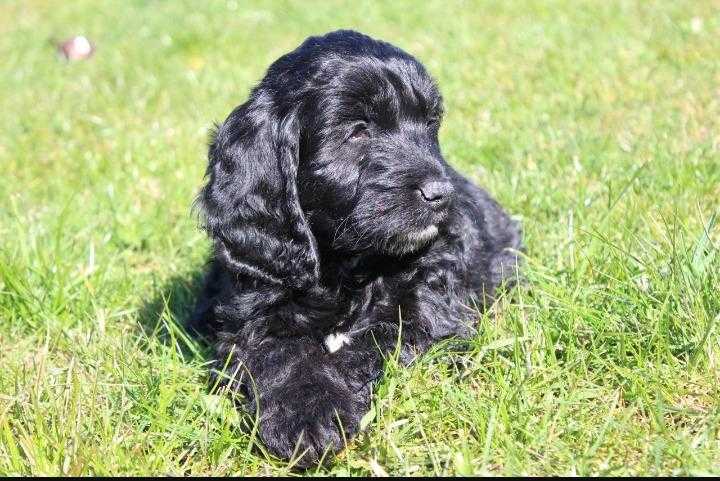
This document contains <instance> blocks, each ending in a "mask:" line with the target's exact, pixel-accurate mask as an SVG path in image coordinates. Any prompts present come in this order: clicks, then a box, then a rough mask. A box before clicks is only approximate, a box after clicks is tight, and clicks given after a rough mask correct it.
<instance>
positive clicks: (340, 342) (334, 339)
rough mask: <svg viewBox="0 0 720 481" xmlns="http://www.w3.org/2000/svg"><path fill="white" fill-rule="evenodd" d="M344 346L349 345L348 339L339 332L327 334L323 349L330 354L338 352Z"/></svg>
mask: <svg viewBox="0 0 720 481" xmlns="http://www.w3.org/2000/svg"><path fill="white" fill-rule="evenodd" d="M345 344H350V337H349V336H347V335H346V334H343V333H341V332H338V333H335V334H328V335H327V336H326V337H325V347H327V349H328V351H330V352H331V353H333V352H336V351H339V350H340V348H341V347H343V346H344V345H345Z"/></svg>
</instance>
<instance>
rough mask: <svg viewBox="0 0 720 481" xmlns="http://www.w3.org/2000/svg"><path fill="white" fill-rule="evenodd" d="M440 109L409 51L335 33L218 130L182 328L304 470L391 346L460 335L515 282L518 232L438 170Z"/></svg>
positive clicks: (314, 44)
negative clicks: (190, 303)
mask: <svg viewBox="0 0 720 481" xmlns="http://www.w3.org/2000/svg"><path fill="white" fill-rule="evenodd" d="M441 116H442V99H441V97H440V94H439V93H438V90H437V87H436V86H435V83H434V82H433V80H432V79H431V78H430V76H429V75H428V73H427V72H426V71H425V68H424V67H423V66H422V65H421V64H420V63H419V62H418V61H417V60H415V59H414V58H413V57H412V56H411V55H409V54H407V53H405V52H404V51H402V50H400V49H398V48H396V47H394V46H392V45H390V44H388V43H385V42H381V41H377V40H374V39H372V38H370V37H367V36H365V35H362V34H360V33H357V32H352V31H338V32H333V33H329V34H327V35H325V36H322V37H310V38H308V39H307V40H306V41H305V42H304V43H303V44H302V45H300V47H298V48H297V49H296V50H294V51H293V52H291V53H289V54H287V55H284V56H283V57H281V58H280V59H279V60H277V61H276V62H275V63H273V64H272V65H271V66H270V68H269V70H268V71H267V74H266V75H265V78H264V79H263V80H262V82H260V84H259V85H258V86H257V87H256V88H255V89H254V90H253V91H252V93H251V94H250V98H249V100H248V101H247V102H246V103H244V104H243V105H241V106H239V107H237V108H236V109H235V110H234V111H233V112H232V113H231V114H230V116H229V117H228V118H227V120H225V122H223V123H222V124H221V125H220V126H218V128H217V130H216V131H215V132H214V134H213V137H212V140H211V144H210V152H209V167H208V170H207V177H208V181H207V185H206V186H205V187H204V189H203V190H202V192H201V194H200V197H199V202H200V205H201V208H202V211H203V214H204V218H205V227H206V229H207V231H208V233H209V235H210V236H211V237H212V239H213V241H214V256H213V260H212V265H211V268H210V272H209V273H208V276H207V284H206V287H205V291H204V294H203V297H202V299H201V300H200V301H199V303H198V306H197V309H196V312H195V315H194V316H193V318H192V319H191V321H190V327H191V328H193V329H194V330H196V331H198V332H201V333H205V334H210V335H212V336H213V337H214V338H215V339H216V353H217V368H218V370H220V371H222V372H221V382H222V383H223V384H224V385H225V386H227V387H228V388H229V389H231V390H233V391H235V392H239V393H241V394H242V395H243V398H244V399H245V400H246V405H245V408H246V409H249V410H250V411H251V412H255V411H256V410H258V412H259V413H260V426H259V433H260V437H261V438H262V440H263V441H264V443H265V444H266V446H267V447H268V449H269V450H270V451H271V452H272V453H274V454H276V455H277V456H280V457H282V458H290V457H292V456H293V453H296V454H297V458H298V465H299V466H308V465H310V464H312V463H316V462H318V460H320V459H321V458H322V457H323V455H324V454H325V453H326V452H335V451H337V450H339V449H341V448H342V447H343V445H344V442H345V440H348V439H350V438H351V437H352V436H353V435H354V434H356V432H357V431H358V426H359V421H360V419H361V417H362V416H363V415H364V414H365V413H366V412H367V411H368V409H369V404H370V396H371V389H372V385H373V382H374V381H375V380H377V379H378V377H379V376H380V375H381V373H382V370H383V358H384V356H385V355H386V354H388V353H391V352H393V351H394V350H395V349H396V348H397V347H398V346H399V356H400V359H401V361H402V362H405V363H407V362H410V361H411V360H412V359H413V358H414V357H415V356H417V355H418V354H420V353H422V352H424V351H426V350H427V349H428V347H429V346H430V345H431V344H433V343H434V342H436V341H438V340H440V339H443V338H447V337H451V336H460V337H467V336H469V335H471V334H472V333H473V321H474V320H475V319H476V318H477V312H476V311H475V310H474V309H473V308H472V307H471V306H481V307H482V306H484V305H486V304H487V301H488V300H491V299H492V297H493V294H494V292H495V290H496V288H497V286H498V285H499V284H500V283H501V282H502V281H503V280H506V279H507V280H511V279H512V278H513V277H514V276H515V272H516V267H517V260H518V259H517V249H518V248H519V247H520V233H519V228H518V226H517V224H516V223H515V222H514V221H512V220H510V219H509V218H508V216H507V214H505V212H503V210H502V209H501V208H500V206H498V204H497V203H496V202H495V201H494V200H493V199H492V198H490V196H489V195H488V194H487V193H486V192H485V191H484V190H482V189H480V188H478V187H476V186H474V185H473V184H471V183H470V182H469V181H468V180H467V179H465V178H464V177H462V176H461V175H460V174H458V173H457V172H456V171H455V170H453V169H452V168H451V167H450V166H449V165H448V164H447V163H446V162H445V160H444V159H443V157H442V154H441V153H440V146H439V145H438V128H439V126H440V120H441ZM398 336H400V341H399V342H398Z"/></svg>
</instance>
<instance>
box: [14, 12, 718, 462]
mask: <svg viewBox="0 0 720 481" xmlns="http://www.w3.org/2000/svg"><path fill="white" fill-rule="evenodd" d="M348 27H350V28H355V29H358V30H361V31H363V32H366V33H368V34H370V35H373V36H376V37H380V38H383V39H386V40H389V41H391V42H393V43H395V44H397V45H399V46H401V47H402V48H404V49H406V50H407V51H409V52H411V53H412V54H414V55H416V56H417V57H418V58H419V59H420V60H421V61H423V62H424V63H425V65H426V66H427V67H428V69H429V70H430V72H431V73H432V74H433V75H434V76H435V78H436V79H437V81H438V84H439V86H440V89H441V91H442V92H443V95H444V98H445V107H446V116H445V121H444V125H443V127H442V130H441V144H442V146H443V151H444V154H445V156H446V158H447V159H448V160H449V161H450V163H452V164H453V165H455V166H457V168H458V169H460V170H461V171H462V172H464V173H465V174H466V175H468V176H470V177H472V178H473V179H474V180H475V181H477V182H478V183H480V184H482V185H483V186H485V187H486V188H487V189H488V190H489V191H490V192H492V193H493V194H494V195H495V196H496V197H497V198H498V199H499V200H500V201H501V202H502V203H503V205H505V206H506V207H507V209H508V210H509V211H511V212H512V213H513V214H514V215H516V216H517V217H518V218H519V219H521V220H522V223H523V225H524V232H525V240H526V246H527V252H526V259H525V276H526V279H527V282H526V283H525V285H523V286H522V287H521V288H520V289H517V290H516V291H515V292H514V293H513V294H512V296H509V295H508V296H504V297H502V298H501V299H499V300H498V301H497V303H496V304H495V305H494V306H493V308H492V309H491V310H490V311H489V312H486V313H484V314H482V315H479V316H478V322H479V325H480V327H481V329H480V334H479V335H478V336H477V337H476V338H474V339H472V340H471V341H470V342H463V343H460V342H458V341H450V342H447V343H445V344H444V345H441V346H438V347H437V348H436V349H433V350H432V351H431V352H430V353H428V354H427V355H426V356H424V357H423V358H421V359H420V360H419V361H418V362H417V363H415V364H414V365H413V366H412V367H411V368H409V369H402V368H398V367H397V366H396V365H394V364H393V363H392V362H390V363H389V364H388V367H387V376H386V378H385V380H384V381H383V382H382V383H381V385H379V386H378V388H377V390H376V395H375V396H374V401H373V408H372V411H371V414H370V415H369V416H368V417H367V420H370V421H371V422H370V423H369V425H368V427H367V429H366V430H365V431H364V432H363V433H362V434H361V435H360V436H359V437H358V438H357V439H356V440H355V441H353V442H352V443H351V444H350V445H349V446H348V448H347V449H346V450H345V451H344V452H343V453H342V454H341V455H340V456H339V457H338V458H337V459H336V460H335V462H334V463H333V464H332V465H330V466H328V467H325V468H322V469H319V470H317V471H316V470H311V471H308V472H307V473H305V474H313V473H320V474H330V475H348V474H350V475H373V474H374V475H381V474H384V473H387V474H390V475H432V474H438V475H449V474H493V475H512V474H533V475H549V474H566V475H567V474H579V475H591V474H605V475H622V474H626V475H628V474H693V475H694V474H713V473H714V474H720V425H719V423H720V406H719V405H718V400H719V398H720V383H719V381H720V295H719V294H718V292H720V269H719V268H720V255H718V249H719V248H720V225H719V224H720V203H719V202H718V200H719V199H720V4H718V3H717V2H715V1H711V0H707V1H670V0H667V1H640V0H638V1H601V0H597V1H576V0H562V1H560V0H558V1H545V2H541V1H522V2H520V1H512V2H508V1H502V0H497V1H485V0H483V1H478V2H454V1H453V2H448V1H445V0H434V1H429V2H414V1H397V2H387V3H375V2H373V3H370V2H367V3H366V2H347V3H344V2H336V1H333V2H317V3H314V4H310V3H308V2H287V1H282V2H281V1H278V2H255V1H253V2H245V1H241V0H238V1H222V2H221V1H209V2H190V1H187V2H178V1H149V0H148V1H141V0H134V1H115V2H110V1H104V2H96V1H90V0H83V1H63V2H56V1H50V0H47V1H38V0H22V1H4V2H2V4H0V72H2V75H1V76H0V107H1V109H2V113H1V114H0V166H1V167H2V169H1V170H0V172H2V175H0V239H1V240H0V363H2V370H0V474H46V475H58V474H67V475H80V474H82V475H93V474H94V475H119V474H133V475H141V474H156V475H163V474H175V475H230V474H232V475H251V474H303V473H295V472H293V471H290V470H288V468H287V465H286V464H285V463H283V462H281V461H279V460H276V459H273V458H272V457H270V456H269V455H267V454H266V453H265V452H264V451H263V448H262V445H260V444H259V443H258V442H257V440H256V438H255V436H254V435H253V431H252V430H251V429H248V427H247V426H246V424H247V419H246V418H245V417H244V416H239V415H238V414H237V413H236V412H235V410H234V409H233V407H232V406H231V405H230V403H229V401H228V400H227V399H226V398H225V397H223V396H219V395H215V394H212V393H211V392H210V391H209V390H208V385H207V378H206V363H207V357H206V356H207V348H206V347H205V346H203V345H200V344H198V343H196V342H195V341H193V340H191V339H188V338H187V336H186V335H184V334H183V331H182V329H181V328H180V327H179V326H180V324H181V322H182V320H183V318H184V316H185V315H187V313H188V309H189V308H190V306H191V304H192V299H193V297H194V293H195V292H196V290H197V288H198V277H199V276H200V275H201V272H202V269H203V266H204V264H205V260H206V256H207V254H208V251H209V242H208V240H207V238H206V236H205V235H204V233H203V232H201V231H200V230H199V228H198V219H197V215H196V214H195V213H193V212H192V209H191V206H192V202H193V200H194V197H195V195H196V194H197V192H198V189H199V187H200V185H201V184H202V176H203V173H204V169H205V163H206V160H205V155H206V141H207V131H208V128H209V127H210V126H211V124H212V122H213V121H219V120H223V119H224V118H225V116H226V115H227V114H228V113H229V112H230V110H231V109H232V108H233V107H234V106H235V105H237V104H239V103H241V102H243V101H244V99H245V98H246V96H247V94H248V92H249V89H250V88H251V87H252V86H253V84H254V83H255V82H257V81H258V80H259V79H260V78H261V77H262V75H263V73H264V70H265V68H266V67H267V66H268V65H269V64H270V62H272V61H273V60H274V59H275V58H277V57H278V56H279V55H281V54H282V53H285V52H287V51H289V50H291V49H293V48H295V46H297V45H298V44H299V43H300V42H301V41H302V40H303V39H304V38H305V37H306V36H308V35H310V34H318V33H324V32H326V31H329V30H334V29H337V28H348ZM74 34H85V35H87V36H88V37H89V38H90V39H91V40H92V41H93V42H95V44H96V47H97V51H96V54H95V55H94V56H93V57H92V58H91V59H90V60H88V61H79V62H72V63H68V62H65V61H62V60H61V59H60V58H58V56H57V54H56V52H55V50H54V46H53V42H54V41H57V40H61V39H64V38H66V37H68V36H70V35H74Z"/></svg>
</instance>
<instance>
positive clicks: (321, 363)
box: [218, 337, 370, 467]
mask: <svg viewBox="0 0 720 481" xmlns="http://www.w3.org/2000/svg"><path fill="white" fill-rule="evenodd" d="M218 350H219V354H220V355H221V359H222V355H223V352H225V353H226V354H230V351H232V352H233V353H232V354H230V362H229V363H228V365H227V367H226V368H225V369H224V372H225V373H226V375H227V376H230V377H231V378H232V380H229V381H228V382H226V385H228V387H230V388H231V389H233V390H236V391H240V392H242V394H244V395H245V397H246V399H247V409H248V410H249V411H250V413H251V414H253V413H255V412H257V413H259V421H260V423H259V434H260V437H261V439H262V441H263V443H264V444H265V446H266V447H267V448H268V449H269V451H270V452H271V453H272V454H274V455H276V456H278V457H280V458H283V459H294V460H295V461H296V464H295V465H296V466H298V467H307V466H310V465H312V464H315V463H317V462H318V461H320V460H321V459H323V457H324V458H325V459H329V458H331V457H332V454H333V453H334V452H337V451H339V450H341V449H343V448H344V447H345V443H346V442H347V441H349V439H350V438H352V437H353V436H354V435H355V434H356V432H357V430H358V427H359V422H360V419H361V418H362V416H363V415H364V414H365V413H366V412H367V410H368V409H369V403H370V385H369V383H366V384H365V385H360V386H358V385H357V383H355V382H350V380H349V378H348V376H347V375H346V373H344V372H343V371H342V366H341V365H340V364H338V363H337V362H334V359H333V357H332V356H331V355H329V354H328V352H327V351H326V349H325V348H324V346H323V345H322V344H321V342H319V341H318V340H317V339H315V338H310V337H300V338H297V337H276V338H267V339H264V340H263V341H262V342H260V343H259V344H256V345H253V346H247V345H246V346H245V347H244V348H243V349H239V348H238V347H237V344H232V343H227V342H221V343H219V345H218ZM219 362H222V361H221V360H220V361H219Z"/></svg>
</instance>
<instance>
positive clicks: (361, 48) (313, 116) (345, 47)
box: [201, 31, 454, 288]
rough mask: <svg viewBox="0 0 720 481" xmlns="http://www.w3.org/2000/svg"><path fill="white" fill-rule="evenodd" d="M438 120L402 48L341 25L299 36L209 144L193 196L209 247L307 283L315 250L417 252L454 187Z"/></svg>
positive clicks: (255, 269) (275, 279)
mask: <svg viewBox="0 0 720 481" xmlns="http://www.w3.org/2000/svg"><path fill="white" fill-rule="evenodd" d="M441 115H442V99H441V97H440V94H439V93H438V90H437V87H436V86H435V84H434V82H433V81H432V79H431V78H430V76H429V75H428V74H427V72H426V71H425V69H424V68H423V66H422V65H421V64H420V63H419V62H418V61H417V60H415V59H414V58H413V57H412V56H410V55H408V54H407V53H405V52H403V51H402V50H399V49H398V48H396V47H393V46H392V45H389V44H387V43H384V42H379V41H376V40H373V39H371V38H369V37H367V36H365V35H362V34H359V33H356V32H350V31H339V32H334V33H331V34H328V35H326V36H323V37H311V38H309V39H308V40H306V41H305V42H304V43H303V44H302V45H301V46H300V47H299V48H298V49H296V50H295V51H293V52H291V53H289V54H287V55H285V56H283V57H281V58H280V59H279V60H277V61H276V62H275V63H274V64H273V65H272V66H271V67H270V68H269V69H268V72H267V74H266V76H265V78H264V79H263V80H262V82H261V83H260V84H259V85H258V86H257V87H256V88H255V89H254V90H253V92H252V94H251V95H250V99H249V100H248V101H247V102H246V103H245V104H243V105H241V106H240V107H238V108H237V109H235V110H234V111H233V112H232V113H231V114H230V116H229V117H228V119H227V120H226V121H225V122H224V123H223V124H222V125H220V126H219V127H218V129H217V131H216V133H215V135H214V138H213V139H212V141H211V145H210V154H209V160H210V165H209V167H208V176H209V181H208V184H207V185H206V187H205V188H204V190H203V192H202V194H201V202H202V205H203V210H204V212H205V217H206V222H207V228H208V230H209V232H210V233H211V235H212V236H213V237H214V239H215V241H216V254H217V255H218V256H219V257H220V258H221V260H222V261H224V262H225V264H226V265H227V266H228V267H229V268H231V269H234V270H236V271H238V272H242V273H244V274H249V275H252V276H253V277H255V278H262V279H264V280H265V281H268V282H272V283H279V284H283V283H284V284H288V283H289V285H291V286H293V287H296V288H301V287H307V286H309V285H312V283H314V282H315V281H316V280H317V276H318V272H319V255H318V250H322V249H333V250H336V251H340V252H348V253H357V252H363V253H370V254H373V253H375V254H383V255H391V256H402V255H406V254H409V253H412V252H416V251H418V250H419V249H421V248H423V247H424V246H426V245H427V244H428V243H430V242H432V241H433V240H434V239H435V238H436V237H437V236H438V234H439V232H440V231H441V230H442V226H443V224H444V222H445V220H446V218H447V216H448V211H449V207H450V204H451V203H452V198H453V194H454V192H453V184H452V183H451V181H450V178H449V174H450V173H449V167H448V166H447V164H446V163H445V161H444V160H443V158H442V156H441V154H440V148H439V145H438V137H437V134H438V128H439V125H440V119H441Z"/></svg>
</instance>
